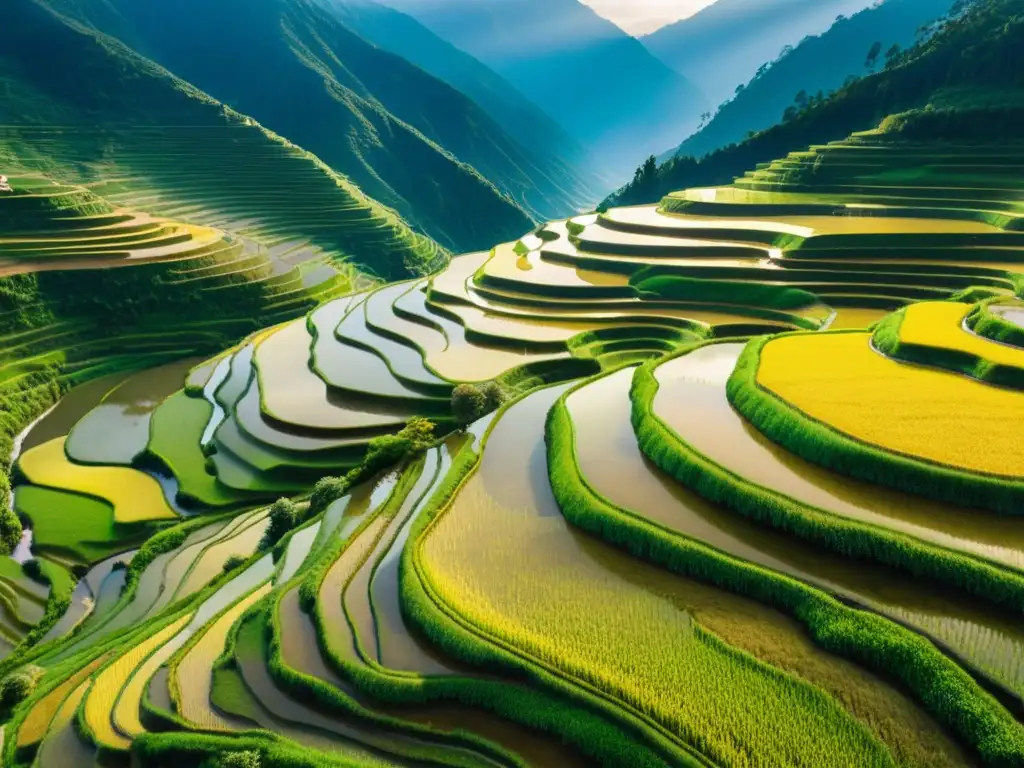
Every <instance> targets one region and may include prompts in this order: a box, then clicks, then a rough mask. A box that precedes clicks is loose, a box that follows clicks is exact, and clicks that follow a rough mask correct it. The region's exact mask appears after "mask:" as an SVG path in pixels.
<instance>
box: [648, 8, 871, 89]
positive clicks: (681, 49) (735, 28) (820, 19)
mask: <svg viewBox="0 0 1024 768" xmlns="http://www.w3.org/2000/svg"><path fill="white" fill-rule="evenodd" d="M869 4H870V3H869V2H868V0H718V2H715V3H712V4H710V5H708V6H707V7H706V8H704V9H703V10H701V11H700V12H698V13H696V14H694V15H693V16H690V17H689V18H686V19H683V20H681V21H677V22H676V23H674V24H669V25H668V26H665V27H662V28H661V29H659V30H657V31H655V32H652V33H651V34H649V35H644V36H643V37H641V38H640V42H641V43H643V44H644V47H646V48H647V50H649V51H650V52H651V53H653V54H654V55H655V56H657V57H658V58H659V59H661V60H662V61H664V62H665V63H666V64H668V65H669V66H670V67H672V68H673V69H674V70H676V71H677V72H679V73H680V74H682V75H683V76H684V77H687V78H688V79H690V80H692V81H693V82H694V83H695V84H696V85H697V87H698V88H700V89H701V90H702V91H703V92H704V93H705V94H706V95H707V97H708V100H709V101H710V102H711V103H712V104H714V105H718V104H721V103H722V102H723V101H724V100H726V99H728V98H730V97H731V96H732V95H733V90H734V89H735V88H736V86H737V85H742V84H743V83H745V82H747V81H748V80H749V79H750V78H751V77H752V76H753V74H754V72H755V71H756V70H757V68H758V67H759V66H761V65H762V64H763V63H764V62H766V61H771V60H772V59H774V58H775V57H776V56H778V55H779V51H780V50H782V48H783V46H786V45H796V44H797V43H798V42H799V41H800V40H801V38H803V37H804V36H805V35H814V34H818V33H821V32H824V31H825V30H826V29H828V28H829V27H830V26H831V25H832V22H833V21H834V20H835V19H836V17H837V16H840V15H849V14H851V13H856V12H857V11H859V10H862V9H863V8H865V7H866V6H868V5H869Z"/></svg>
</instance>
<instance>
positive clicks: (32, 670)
mask: <svg viewBox="0 0 1024 768" xmlns="http://www.w3.org/2000/svg"><path fill="white" fill-rule="evenodd" d="M44 671H45V670H43V669H42V667H37V666H35V665H34V664H29V665H27V666H25V667H22V668H21V669H19V670H16V671H14V672H12V673H11V674H9V675H7V677H5V678H4V679H3V680H0V712H9V711H10V710H12V709H14V707H16V706H18V704H20V703H21V702H23V701H24V700H25V699H27V698H28V697H29V696H31V695H32V692H33V691H35V689H36V684H37V683H38V682H39V679H40V678H41V677H42V676H43V673H44Z"/></svg>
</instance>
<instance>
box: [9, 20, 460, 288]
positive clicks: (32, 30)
mask: <svg viewBox="0 0 1024 768" xmlns="http://www.w3.org/2000/svg"><path fill="white" fill-rule="evenodd" d="M0 22H2V23H3V24H4V25H5V27H6V28H8V29H17V30H18V31H19V34H18V35H13V36H11V39H10V40H8V41H7V42H6V43H5V44H4V45H3V46H2V47H0V92H2V93H3V98H0V165H2V166H3V168H6V169H11V168H23V169H26V170H29V171H33V172H38V173H45V174H47V175H48V176H49V177H50V178H52V179H54V180H55V181H56V182H61V183H65V184H85V185H89V186H90V187H91V188H92V189H93V190H94V191H95V192H98V193H100V194H102V195H103V196H104V197H105V198H107V199H108V200H111V201H113V202H116V203H117V204H119V205H123V206H124V207H126V208H131V209H133V210H138V211H143V212H146V213H150V214H154V215H160V216H168V217H175V216H179V215H180V216H181V219H182V220H184V221H187V222H188V223H190V224H201V225H208V226H214V227H218V228H220V229H223V230H226V231H228V232H230V233H232V234H233V235H235V236H240V237H244V238H246V239H247V240H250V241H252V242H254V243H255V244H257V245H258V246H259V247H260V248H261V249H263V250H264V251H266V252H269V253H271V254H273V255H275V256H277V255H280V256H281V265H282V268H286V267H288V265H289V264H291V263H297V262H300V261H308V260H318V259H323V258H327V259H330V260H331V261H334V262H339V263H340V262H343V261H350V262H353V263H356V264H358V265H359V266H360V267H361V268H362V269H363V270H364V271H367V272H370V273H372V274H375V275H379V276H382V277H388V278H396V277H401V276H403V275H409V274H419V273H423V272H426V271H429V270H431V269H434V268H436V267H437V266H438V265H439V262H440V261H441V259H442V257H443V255H444V254H443V252H442V251H440V249H439V248H438V247H437V245H436V244H435V243H433V242H431V241H430V240H428V239H427V238H425V237H423V236H422V235H419V234H416V233H414V232H413V231H411V230H410V229H409V227H408V226H407V225H406V224H405V223H404V222H402V221H401V220H400V219H399V218H398V217H397V216H396V215H395V214H394V212H392V211H390V210H388V209H386V208H384V207H383V206H381V205H380V204H379V203H377V202H375V201H374V200H371V199H370V198H368V197H367V196H366V195H365V194H363V192H362V191H361V190H360V189H358V188H357V187H356V186H355V185H353V184H352V183H351V182H349V181H348V180H347V179H345V178H344V177H342V176H339V175H338V174H337V173H335V172H334V171H333V170H331V169H330V168H328V167H327V166H326V165H324V163H323V162H321V161H320V160H319V159H317V158H316V157H315V156H313V155H311V154H310V153H309V152H306V151H304V150H301V149H299V148H298V147H296V146H295V145H294V144H291V143H290V142H287V141H285V140H284V139H282V138H281V137H280V136H277V135H276V134H274V133H272V132H270V131H268V130H266V129H265V128H263V127H262V126H261V125H259V124H258V123H256V122H255V121H254V120H252V119H251V118H249V117H247V116H245V115H241V114H239V113H237V112H235V111H234V110H232V109H230V108H228V107H225V106H224V105H223V104H221V103H219V102H217V101H216V100H214V99H213V98H211V97H210V96H209V95H207V94H205V93H203V92H201V91H199V90H198V89H196V88H195V87H193V86H192V85H190V84H188V83H186V82H185V81H183V80H181V79H179V78H177V77H175V76H174V75H172V74H171V73H169V72H168V71H167V70H165V69H163V68H162V67H160V66H159V65H157V64H155V63H153V62H152V61H150V60H148V59H145V58H143V57H142V56H140V55H139V54H137V53H136V52H134V51H132V50H130V49H129V48H127V47H126V46H124V45H123V44H121V43H119V42H118V41H116V40H114V39H112V38H110V37H107V36H104V35H102V34H99V33H97V32H96V31H94V30H92V29H89V28H86V27H84V26H82V25H80V24H78V23H76V22H73V21H71V20H69V19H68V18H66V17H64V16H61V15H60V14H58V13H56V12H55V11H54V10H53V9H52V8H51V7H49V6H47V5H46V4H44V3H41V2H38V1H37V0H8V2H5V3H4V4H3V6H2V7H0ZM2 172H3V170H0V173H2Z"/></svg>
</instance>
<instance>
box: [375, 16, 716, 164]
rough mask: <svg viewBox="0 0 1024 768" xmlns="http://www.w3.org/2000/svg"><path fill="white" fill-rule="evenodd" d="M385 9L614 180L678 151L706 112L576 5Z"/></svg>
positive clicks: (640, 51) (677, 78)
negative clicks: (465, 62) (655, 156)
mask: <svg viewBox="0 0 1024 768" xmlns="http://www.w3.org/2000/svg"><path fill="white" fill-rule="evenodd" d="M385 4H386V5H388V6H390V7H392V8H396V9H398V10H400V11H402V12H404V13H407V14H409V15H411V16H412V17H414V18H416V19H417V20H418V21H420V22H421V23H422V24H423V25H424V26H426V27H427V28H428V29H430V30H431V31H433V32H434V33H435V34H437V35H438V36H439V37H441V38H442V39H444V40H447V41H448V42H450V43H451V44H452V45H454V46H455V47H457V48H460V49H461V50H463V51H465V52H467V53H469V54H470V55H471V56H474V57H475V58H477V59H479V60H480V61H482V62H483V63H484V64H486V65H487V66H489V67H490V68H491V69H493V70H494V71H496V72H497V73H498V74H499V75H501V76H502V77H504V78H506V79H507V80H509V81H510V82H511V83H512V84H513V85H514V86H515V87H516V88H518V89H519V90H520V91H521V92H522V93H523V94H524V95H525V96H526V97H527V98H529V99H530V100H532V101H533V102H534V103H536V104H538V105H540V107H541V108H543V109H544V110H545V111H547V112H548V114H550V115H551V116H552V117H553V118H554V119H555V120H557V121H558V122H559V123H560V124H561V125H562V126H563V127H564V128H565V129H566V130H567V131H568V132H569V133H570V134H571V135H572V136H574V137H576V138H577V139H578V140H580V141H581V142H582V143H583V144H584V145H585V146H587V147H588V148H589V149H590V150H591V151H592V152H594V153H596V154H599V155H600V156H601V157H602V158H604V163H605V164H606V165H607V167H609V168H610V169H613V170H615V171H617V172H621V171H623V170H625V169H626V168H628V167H629V166H630V165H631V164H632V163H631V162H630V156H632V158H633V159H634V160H635V157H636V152H637V150H640V151H641V152H661V151H663V150H665V149H667V148H668V147H670V146H673V145H676V144H678V140H679V139H678V137H679V136H680V135H685V133H686V132H687V130H688V129H692V128H693V127H696V125H697V121H698V120H699V115H700V113H701V112H702V111H703V110H704V109H706V108H707V106H708V102H707V99H706V98H705V97H704V95H703V94H702V93H701V92H700V90H699V89H698V88H697V87H695V86H694V85H693V84H692V83H690V82H689V81H688V80H686V79H685V78H683V77H682V76H681V75H679V74H678V73H676V72H675V71H673V70H672V69H670V68H669V67H668V66H667V65H665V64H664V63H662V62H661V61H660V60H658V59H657V58H656V57H654V56H653V55H652V54H650V53H649V52H648V51H647V49H646V48H644V46H643V45H641V44H640V43H639V42H638V41H637V40H636V39H635V38H633V37H631V36H629V35H627V34H626V33H625V32H623V31H622V30H621V29H619V27H617V26H615V25H614V24H613V23H612V22H610V21H608V20H607V19H605V18H603V17H601V16H599V15H598V14H597V13H596V12H594V11H593V9H591V8H590V7H588V6H586V5H583V4H582V3H579V2H577V0H528V1H527V2H522V3H515V4H509V3H477V2H474V1H473V0H448V1H447V2H443V3H435V4H432V5H430V6H424V5H423V4H421V3H417V2H415V0H385Z"/></svg>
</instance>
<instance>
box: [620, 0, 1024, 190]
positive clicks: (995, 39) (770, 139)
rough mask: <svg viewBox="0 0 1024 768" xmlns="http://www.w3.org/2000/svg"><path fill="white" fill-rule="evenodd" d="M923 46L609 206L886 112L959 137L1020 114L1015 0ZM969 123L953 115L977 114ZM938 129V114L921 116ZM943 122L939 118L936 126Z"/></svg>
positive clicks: (836, 133)
mask: <svg viewBox="0 0 1024 768" xmlns="http://www.w3.org/2000/svg"><path fill="white" fill-rule="evenodd" d="M964 7H966V10H965V11H964V12H961V13H959V14H957V15H955V16H954V17H953V18H952V19H951V20H949V21H948V22H946V23H945V24H943V26H942V27H941V29H940V30H939V31H938V32H936V34H935V35H933V36H932V37H930V38H929V39H928V40H926V41H923V42H921V43H920V44H918V45H916V46H914V47H913V48H910V49H908V50H907V51H905V52H903V53H901V54H900V55H899V56H897V57H894V59H893V60H892V61H891V63H890V65H889V66H887V67H885V69H883V70H882V71H880V72H878V73H876V74H873V75H870V76H867V77H864V78H861V79H859V80H857V81H856V82H853V83H850V84H848V85H846V86H844V87H842V88H840V89H839V90H837V91H836V92H835V93H834V94H832V95H831V96H830V97H828V98H826V99H824V100H823V101H821V102H818V101H815V102H814V103H813V104H810V105H809V106H808V107H807V108H805V109H804V110H802V111H801V112H800V113H799V114H798V115H796V116H795V117H793V118H792V119H791V120H788V121H786V122H784V123H781V124H778V125H775V126H773V127H771V128H768V129H766V130H764V131H762V132H760V133H758V134H757V135H755V136H753V137H751V138H749V139H746V140H744V141H742V142H740V143H739V144H735V145H730V146H727V147H724V148H722V149H720V150H717V151H715V152H713V153H711V154H710V155H708V156H706V157H704V158H702V159H700V160H696V159H694V158H692V157H676V158H673V159H671V160H669V161H667V162H666V163H664V164H662V165H661V166H660V167H658V168H657V169H654V168H650V167H648V168H645V169H640V170H638V171H637V175H636V178H635V179H634V181H633V182H631V183H630V184H628V185H627V186H626V187H624V188H623V189H622V190H620V191H619V192H617V193H616V194H614V195H612V196H611V197H610V198H609V200H608V202H609V203H610V204H630V203H640V202H653V201H655V200H658V199H659V198H661V197H662V196H663V195H665V194H667V193H668V192H670V191H671V190H673V189H680V188H683V187H687V186H707V185H712V184H723V183H728V182H729V181H730V180H731V179H732V178H734V177H736V176H739V175H740V174H742V173H744V172H745V171H746V170H748V169H750V168H753V167H754V166H755V165H757V164H758V163H763V162H768V161H769V160H772V159H774V158H776V157H779V156H781V155H783V154H785V153H786V152H790V151H793V150H797V149H800V148H802V147H805V146H807V145H809V144H815V143H823V142H826V141H832V140H835V139H839V138H842V137H843V136H845V135H847V134H849V133H851V132H853V131H858V130H866V129H868V128H872V127H873V126H875V125H878V123H879V121H881V120H882V119H884V118H885V117H887V116H888V115H890V114H893V113H901V112H906V111H908V110H922V109H926V108H927V107H928V105H929V104H931V105H932V107H933V109H934V110H937V111H939V112H940V113H941V115H945V116H946V117H948V118H950V119H951V120H952V121H955V122H956V124H957V127H956V128H955V130H956V131H970V126H971V125H974V126H977V128H978V129H979V130H985V129H986V128H987V127H995V126H999V125H1010V124H1013V123H1014V121H1015V120H1016V117H1015V115H1016V110H1017V109H1018V108H1019V107H1018V105H1019V102H1020V100H1019V96H1018V94H1019V89H1020V87H1021V85H1022V82H1024V81H1022V79H1021V78H1022V75H1021V71H1022V70H1021V67H1020V64H1021V57H1022V55H1024V54H1022V46H1021V41H1022V39H1024V24H1022V22H1021V19H1020V17H1019V11H1020V5H1019V3H1018V2H1016V1H1015V0H978V2H975V3H971V4H969V5H967V6H961V8H964ZM975 109H977V110H978V111H975V112H974V113H973V115H974V116H973V117H971V116H970V115H966V114H965V115H959V114H958V113H959V112H960V111H963V110H975ZM926 119H927V120H929V121H931V123H932V124H935V123H936V121H938V118H937V117H936V116H927V117H926ZM939 122H941V121H939Z"/></svg>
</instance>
